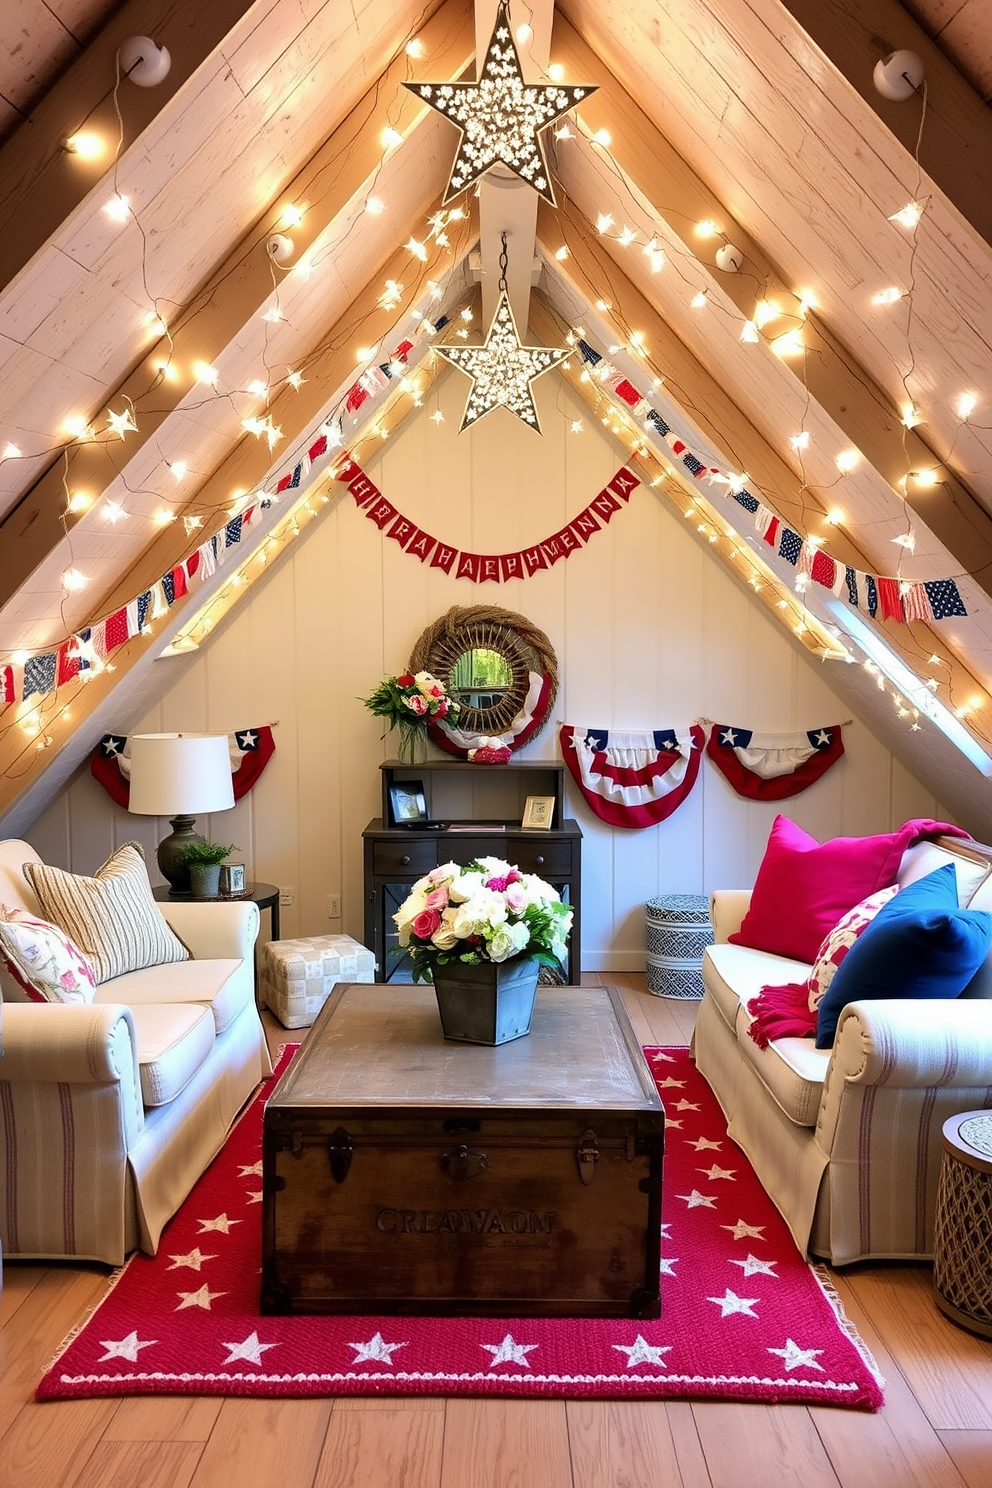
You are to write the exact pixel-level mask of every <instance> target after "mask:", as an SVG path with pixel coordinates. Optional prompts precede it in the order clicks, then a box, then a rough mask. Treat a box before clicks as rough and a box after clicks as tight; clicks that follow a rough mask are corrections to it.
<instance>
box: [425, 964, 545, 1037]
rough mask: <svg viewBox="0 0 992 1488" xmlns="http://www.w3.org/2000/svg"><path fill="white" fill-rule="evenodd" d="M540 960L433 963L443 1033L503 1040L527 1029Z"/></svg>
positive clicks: (451, 1035) (519, 1034) (535, 992)
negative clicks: (470, 963) (444, 964)
mask: <svg viewBox="0 0 992 1488" xmlns="http://www.w3.org/2000/svg"><path fill="white" fill-rule="evenodd" d="M539 970H540V963H539V962H538V961H536V960H535V959H534V958H533V957H531V956H523V957H518V958H516V959H515V960H513V961H501V962H499V963H497V962H494V961H486V962H483V963H482V965H481V966H466V965H465V964H464V962H461V961H454V962H449V963H448V965H447V966H435V967H434V968H433V977H434V994H435V996H436V997H437V1007H438V1012H439V1013H440V1014H441V1027H442V1028H443V1030H444V1036H445V1038H446V1039H460V1040H461V1041H462V1042H463V1043H469V1044H507V1043H509V1042H510V1040H511V1039H518V1038H523V1036H524V1034H525V1033H530V1020H531V1015H532V1013H533V1011H534V998H535V996H536V994H537V976H538V971H539Z"/></svg>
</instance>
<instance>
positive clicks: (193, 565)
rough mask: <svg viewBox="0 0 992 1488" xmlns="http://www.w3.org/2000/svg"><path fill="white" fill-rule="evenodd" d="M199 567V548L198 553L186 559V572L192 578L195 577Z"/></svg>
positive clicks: (191, 554)
mask: <svg viewBox="0 0 992 1488" xmlns="http://www.w3.org/2000/svg"><path fill="white" fill-rule="evenodd" d="M199 567H200V550H199V548H197V550H196V552H195V553H190V555H189V557H188V558H187V559H186V572H187V573H188V574H189V576H190V578H192V577H193V575H194V574H195V573H196V571H197V569H198V568H199Z"/></svg>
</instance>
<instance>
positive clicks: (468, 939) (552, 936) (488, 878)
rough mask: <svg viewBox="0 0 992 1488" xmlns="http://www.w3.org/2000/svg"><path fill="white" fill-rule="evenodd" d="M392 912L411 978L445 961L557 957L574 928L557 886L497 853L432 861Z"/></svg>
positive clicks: (549, 961) (546, 960)
mask: <svg viewBox="0 0 992 1488" xmlns="http://www.w3.org/2000/svg"><path fill="white" fill-rule="evenodd" d="M393 919H394V920H395V922H396V927H397V930H398V931H399V942H400V947H401V948H402V950H403V951H405V952H406V954H407V955H409V957H410V959H411V961H412V963H413V979H414V981H415V982H419V981H424V982H426V981H431V980H433V976H432V972H433V968H434V967H435V966H445V965H447V964H448V963H449V962H451V961H462V962H465V963H466V964H468V965H470V966H478V965H480V964H481V963H482V962H485V961H512V960H514V959H516V958H518V957H521V956H533V957H536V959H537V960H538V961H540V962H542V963H543V964H544V965H545V966H555V965H558V964H559V963H560V962H561V961H562V960H563V958H564V956H565V942H566V939H567V937H568V932H569V930H570V929H571V928H572V911H571V910H570V909H569V907H568V905H567V904H563V903H562V901H561V896H560V895H559V893H558V891H557V889H553V888H552V887H551V885H550V884H548V883H545V882H544V880H543V879H542V878H538V877H537V876H536V874H533V873H521V872H520V869H519V868H514V867H512V866H511V865H510V864H509V863H504V862H503V860H502V859H501V858H478V859H476V860H475V862H472V863H469V864H468V865H467V866H466V867H464V868H462V867H460V866H459V865H458V864H457V863H444V864H442V866H441V867H440V868H435V869H433V870H432V872H430V873H428V874H427V875H426V876H425V877H424V878H421V879H418V880H417V882H416V883H415V884H414V886H413V888H412V889H411V890H410V893H409V895H408V896H407V898H406V899H405V900H404V901H403V903H402V904H401V905H400V907H399V909H398V910H397V911H396V914H395V915H394V916H393Z"/></svg>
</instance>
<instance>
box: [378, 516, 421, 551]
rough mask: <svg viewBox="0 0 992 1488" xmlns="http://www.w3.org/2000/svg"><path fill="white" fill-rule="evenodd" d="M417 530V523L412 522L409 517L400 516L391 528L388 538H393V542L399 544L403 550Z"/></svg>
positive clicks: (387, 534)
mask: <svg viewBox="0 0 992 1488" xmlns="http://www.w3.org/2000/svg"><path fill="white" fill-rule="evenodd" d="M416 530H417V524H416V522H411V521H410V519H409V518H408V517H402V516H400V517H397V518H396V521H395V522H394V523H393V525H392V527H390V529H389V531H388V532H387V533H386V536H387V537H391V538H392V539H393V542H398V543H399V545H400V547H401V548H405V547H406V545H407V543H408V542H409V540H410V538H411V537H413V535H414V533H415V532H416Z"/></svg>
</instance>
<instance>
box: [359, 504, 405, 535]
mask: <svg viewBox="0 0 992 1488" xmlns="http://www.w3.org/2000/svg"><path fill="white" fill-rule="evenodd" d="M365 515H366V516H367V517H368V519H369V521H370V522H374V523H375V525H376V526H377V527H378V528H379V530H380V531H381V530H382V529H383V528H385V527H386V526H387V525H388V524H389V523H390V522H391V521H392V520H393V518H394V517H398V516H399V512H398V511H397V510H396V508H395V506H394V505H393V503H392V502H391V501H387V500H386V498H385V496H380V497H379V499H378V501H374V502H373V503H372V505H371V506H369V507H367V508H366V510H365Z"/></svg>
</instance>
